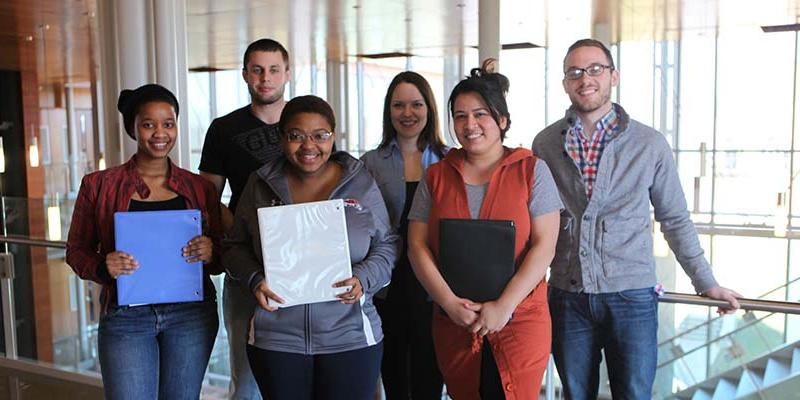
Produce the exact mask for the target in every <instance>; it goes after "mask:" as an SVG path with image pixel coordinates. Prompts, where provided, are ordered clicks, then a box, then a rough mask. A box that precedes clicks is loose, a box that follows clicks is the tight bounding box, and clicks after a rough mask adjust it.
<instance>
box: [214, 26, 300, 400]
mask: <svg viewBox="0 0 800 400" xmlns="http://www.w3.org/2000/svg"><path fill="white" fill-rule="evenodd" d="M290 76H291V74H290V71H289V53H288V52H287V51H286V49H285V48H284V47H283V46H282V45H281V44H280V43H278V42H276V41H274V40H272V39H259V40H256V41H255V42H253V43H250V45H249V46H247V49H246V50H245V52H244V61H243V68H242V78H243V79H244V82H245V83H246V84H247V90H248V91H249V92H250V100H251V101H250V104H248V105H246V106H244V107H242V108H240V109H238V110H235V111H233V112H231V113H230V114H228V115H225V116H223V117H219V118H216V119H215V120H214V121H212V122H211V126H209V127H208V132H207V133H206V138H205V142H204V144H203V153H202V156H201V158H200V168H199V169H200V175H201V176H203V177H204V178H206V179H208V180H209V181H211V182H212V183H214V185H215V186H216V187H217V192H219V193H220V195H221V194H222V191H223V189H224V188H225V182H226V181H228V182H229V183H230V187H231V200H230V203H229V204H228V208H224V207H223V224H224V225H225V228H226V230H228V229H229V228H230V226H231V225H232V223H233V212H235V211H236V204H237V203H238V201H239V196H240V195H241V193H242V189H244V185H245V183H246V182H247V178H248V176H250V173H251V172H253V171H255V170H257V169H258V168H260V167H261V166H262V165H264V164H266V163H267V162H268V161H271V160H274V159H276V158H278V157H279V156H281V155H282V154H283V153H282V151H281V147H280V132H279V131H278V120H279V119H280V116H281V111H283V106H284V105H285V104H286V100H284V98H283V96H284V90H285V88H286V83H288V82H289V78H290ZM226 268H227V266H226ZM222 298H223V300H222V309H223V316H224V320H225V329H226V331H227V333H228V345H229V349H228V350H229V356H230V365H231V383H230V385H229V387H228V391H229V398H230V399H260V398H261V395H260V394H259V391H258V387H257V385H256V382H255V379H254V378H253V374H252V372H251V371H250V365H249V364H248V361H247V353H246V344H247V341H246V340H247V334H248V328H249V324H250V316H251V314H252V312H253V309H254V307H255V305H256V303H255V300H254V298H253V295H252V294H251V293H250V290H249V289H248V288H247V287H246V285H240V284H239V283H238V282H236V281H235V280H233V279H231V278H229V277H228V276H227V275H226V277H225V284H224V288H223V295H222Z"/></svg>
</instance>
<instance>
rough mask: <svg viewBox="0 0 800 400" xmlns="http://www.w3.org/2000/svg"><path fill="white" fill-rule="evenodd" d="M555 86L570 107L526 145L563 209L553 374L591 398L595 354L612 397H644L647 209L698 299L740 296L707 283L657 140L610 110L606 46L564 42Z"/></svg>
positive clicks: (650, 344)
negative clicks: (553, 184) (552, 180)
mask: <svg viewBox="0 0 800 400" xmlns="http://www.w3.org/2000/svg"><path fill="white" fill-rule="evenodd" d="M562 83H563V86H564V91H565V92H566V93H567V95H568V96H569V99H570V101H571V103H572V106H571V107H570V108H569V109H568V110H567V112H566V115H565V117H564V118H563V119H561V120H559V121H558V122H556V123H554V124H553V125H550V126H548V127H547V128H545V129H544V130H543V131H542V132H540V133H539V134H538V135H537V136H536V138H535V139H534V141H533V152H534V154H536V155H537V156H538V157H539V158H541V159H543V160H544V161H545V162H546V163H547V165H548V166H549V167H550V170H551V171H552V173H553V178H555V181H556V185H557V186H558V189H559V192H560V194H561V200H562V201H563V203H564V207H565V208H564V210H563V211H562V213H561V226H560V228H561V229H560V233H559V238H558V244H557V246H556V255H555V258H554V259H553V261H552V263H551V265H550V268H551V269H550V281H549V284H550V288H549V296H548V302H549V306H550V314H551V317H552V324H553V357H554V359H555V362H556V368H557V369H558V372H559V375H560V377H561V381H562V383H563V387H564V394H565V396H566V398H568V399H596V398H597V394H598V388H599V366H600V361H601V359H602V357H603V355H604V356H605V359H606V364H607V370H608V377H609V381H610V383H611V393H612V396H613V397H614V398H618V399H650V398H651V397H652V395H651V390H652V386H653V381H654V378H655V371H656V362H657V339H656V334H657V324H658V300H657V294H656V292H655V290H654V287H655V286H656V273H655V259H654V257H653V250H652V248H653V242H652V223H651V219H650V206H651V205H652V207H653V210H654V215H655V219H656V221H659V222H660V223H661V231H662V232H663V233H664V237H665V238H666V240H667V243H669V246H670V248H671V249H672V251H673V252H674V253H675V256H676V258H677V260H678V262H679V263H680V264H681V267H683V269H684V271H685V272H686V273H687V274H688V275H689V277H690V278H691V280H692V284H693V285H694V288H695V290H696V291H697V292H698V293H701V294H703V295H705V296H708V297H710V298H714V299H720V300H724V301H727V302H728V303H729V306H727V307H723V308H720V310H719V311H718V312H720V313H727V312H732V311H733V310H735V309H737V308H738V307H739V303H738V302H737V300H736V298H737V297H741V296H740V295H739V294H738V293H736V292H735V291H732V290H730V289H726V288H723V287H721V286H719V285H718V284H717V281H716V280H715V279H714V274H713V272H712V270H711V267H710V266H709V264H708V262H707V261H706V259H705V257H704V255H703V249H702V248H701V246H700V242H699V240H698V237H697V231H696V230H695V227H694V224H693V223H692V221H691V219H690V218H689V212H688V210H687V206H686V199H685V197H684V194H683V189H682V188H681V184H680V179H679V177H678V173H677V170H676V167H675V162H674V161H673V159H672V150H671V149H670V147H669V144H668V143H667V141H666V139H665V138H664V136H663V135H662V134H661V133H659V132H657V131H656V130H654V129H653V128H650V127H648V126H645V125H643V124H641V123H639V122H638V121H635V120H633V119H631V118H630V117H629V116H628V114H627V113H626V112H625V110H624V109H623V108H622V107H621V106H620V105H619V104H616V103H612V102H611V88H612V87H615V86H617V84H618V83H619V71H617V69H616V68H615V66H614V60H613V59H612V58H611V52H609V50H608V48H606V46H605V45H603V43H601V42H599V41H597V40H594V39H582V40H579V41H577V42H575V43H574V44H573V45H572V46H570V47H569V50H568V51H567V55H566V57H565V58H564V79H563V82H562ZM601 350H602V354H603V355H601Z"/></svg>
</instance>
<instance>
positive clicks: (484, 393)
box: [478, 337, 506, 400]
mask: <svg viewBox="0 0 800 400" xmlns="http://www.w3.org/2000/svg"><path fill="white" fill-rule="evenodd" d="M478 391H479V392H480V395H481V400H505V398H506V394H505V392H503V381H502V380H501V379H500V371H499V370H498V369H497V362H495V360H494V355H493V354H492V345H490V344H489V339H486V338H485V337H484V338H483V346H481V385H480V388H479V389H478Z"/></svg>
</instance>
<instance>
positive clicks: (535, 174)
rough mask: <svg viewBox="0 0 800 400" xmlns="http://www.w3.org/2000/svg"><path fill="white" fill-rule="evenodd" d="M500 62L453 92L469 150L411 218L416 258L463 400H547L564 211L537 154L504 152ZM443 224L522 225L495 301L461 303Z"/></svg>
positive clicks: (454, 388) (443, 365) (442, 171)
mask: <svg viewBox="0 0 800 400" xmlns="http://www.w3.org/2000/svg"><path fill="white" fill-rule="evenodd" d="M492 64H493V60H487V62H485V63H484V66H483V68H480V69H479V68H475V69H473V70H472V72H471V74H470V76H469V77H467V78H466V79H464V80H462V81H461V82H459V83H458V85H456V87H455V88H454V89H453V92H452V93H451V95H450V99H449V102H448V104H449V106H450V113H451V115H452V117H453V128H454V130H455V133H456V137H457V139H458V142H459V143H460V144H461V146H462V148H460V149H455V150H451V151H450V152H449V153H448V154H447V156H445V158H444V159H443V160H442V161H441V162H439V163H437V164H434V165H432V166H431V167H430V168H429V169H428V172H427V174H426V176H425V184H420V185H419V187H418V189H417V192H416V194H415V197H414V204H413V206H412V208H411V211H410V212H409V216H408V218H409V220H410V223H409V234H408V236H409V239H408V242H409V244H408V246H409V258H410V260H411V264H412V266H413V268H414V272H415V274H416V275H417V278H418V279H419V281H420V283H422V285H423V286H424V287H425V289H426V290H427V291H428V293H429V294H430V295H431V297H432V298H433V300H434V302H435V303H436V304H435V305H434V308H435V309H434V313H433V340H434V347H435V349H436V357H437V360H438V362H439V368H440V369H441V371H442V375H443V376H444V381H445V384H446V386H447V391H448V393H449V394H450V396H451V397H453V398H454V399H456V400H461V399H509V400H514V399H517V400H528V399H534V398H538V397H539V390H540V387H541V382H542V375H543V374H544V370H545V367H546V365H547V360H548V357H549V354H550V314H549V311H548V307H547V284H546V282H545V280H544V278H545V272H546V270H547V266H548V265H549V264H550V261H551V260H552V258H553V254H554V252H555V245H556V240H557V238H558V224H559V212H560V210H561V208H562V205H561V200H560V198H559V196H558V191H557V189H556V186H555V183H554V181H553V177H552V175H551V174H550V170H549V169H548V168H547V165H546V164H545V163H544V162H543V161H541V160H538V159H537V158H536V157H534V156H533V154H532V153H531V152H530V150H527V149H523V148H517V149H511V148H508V147H505V146H503V139H504V138H505V134H506V132H507V131H508V128H509V126H510V124H511V116H510V114H509V112H508V106H507V104H506V100H505V94H506V93H507V92H508V86H509V84H508V79H507V78H506V77H505V76H503V75H502V74H499V73H495V72H494V71H493V69H490V67H491V66H492ZM444 218H458V219H490V220H511V221H513V222H514V226H515V227H516V237H515V246H514V256H515V263H516V272H515V273H514V275H513V276H512V278H511V279H510V281H509V282H508V284H507V285H506V287H505V289H504V290H503V291H502V294H501V295H500V297H499V298H497V299H496V300H494V301H487V302H483V303H478V302H475V301H472V300H471V299H468V298H461V297H458V296H456V294H454V292H453V291H452V290H451V288H450V287H449V286H448V284H447V282H446V281H445V280H444V278H443V277H442V275H441V274H440V273H439V269H438V261H437V260H438V255H439V220H440V219H444ZM512 316H513V318H512Z"/></svg>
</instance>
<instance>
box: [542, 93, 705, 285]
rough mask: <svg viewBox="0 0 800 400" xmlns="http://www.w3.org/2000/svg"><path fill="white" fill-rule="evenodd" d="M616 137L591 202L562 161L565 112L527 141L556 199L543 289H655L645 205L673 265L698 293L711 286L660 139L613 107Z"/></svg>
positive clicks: (565, 158)
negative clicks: (557, 216) (555, 231)
mask: <svg viewBox="0 0 800 400" xmlns="http://www.w3.org/2000/svg"><path fill="white" fill-rule="evenodd" d="M614 107H615V110H616V111H617V115H618V118H619V124H620V125H619V129H618V133H616V134H614V135H613V136H611V137H610V138H609V140H608V142H607V143H606V146H605V149H604V150H603V154H602V157H601V158H600V165H599V167H598V169H597V180H596V181H595V184H594V187H593V189H592V197H591V199H588V198H587V197H586V189H585V187H584V183H583V180H582V178H581V172H580V170H579V169H578V166H577V165H575V162H574V161H573V160H572V158H570V156H569V155H568V154H567V152H566V150H565V147H564V137H565V135H566V132H567V129H569V126H570V120H571V119H572V121H575V119H576V118H578V116H577V114H575V113H574V112H573V111H572V110H568V111H567V115H566V116H565V117H564V118H563V119H561V120H560V121H558V122H556V123H554V124H552V125H550V126H548V127H547V128H545V129H544V130H543V131H542V132H540V133H539V134H538V135H537V136H536V138H535V139H534V141H533V153H534V154H536V156H538V157H539V158H541V159H542V160H544V161H545V162H546V163H547V165H548V166H549V167H550V171H552V173H553V178H554V179H555V181H556V186H558V191H559V193H560V194H561V201H562V202H563V203H564V207H565V208H564V210H563V211H562V212H561V230H560V232H559V235H558V243H557V245H556V255H555V258H553V262H552V263H551V265H550V270H551V271H550V284H551V285H553V286H554V287H556V288H559V289H562V290H566V291H570V292H587V293H608V292H618V291H622V290H628V289H641V288H645V287H652V286H654V285H655V284H656V273H655V259H654V257H653V238H652V224H651V221H650V205H651V204H652V205H653V210H654V213H655V219H656V221H659V222H660V223H661V231H662V232H663V233H664V237H665V239H666V240H667V243H668V244H669V247H670V248H671V249H672V251H673V252H674V253H675V256H676V258H677V259H678V262H679V263H680V264H681V266H682V267H683V269H684V271H686V273H687V274H688V275H689V277H690V278H691V279H692V284H693V285H694V287H695V290H697V292H698V293H702V292H704V291H706V290H708V289H710V288H712V287H714V286H717V282H716V280H715V279H714V275H713V273H712V271H711V267H710V266H709V264H708V261H706V259H705V257H704V255H703V249H702V247H700V241H699V240H698V238H697V230H696V229H695V227H694V224H693V223H692V221H691V219H690V218H689V211H688V210H687V208H686V198H685V197H684V194H683V189H682V188H681V182H680V179H679V177H678V172H677V170H676V168H675V161H674V160H673V159H672V150H671V149H670V147H669V144H668V143H667V141H666V139H665V138H664V135H662V134H660V133H659V132H657V131H656V130H655V129H653V128H650V127H648V126H646V125H643V124H641V123H639V122H637V121H635V120H632V119H630V117H629V116H628V114H627V113H626V112H625V110H624V109H623V108H622V107H620V106H619V105H617V104H614Z"/></svg>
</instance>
